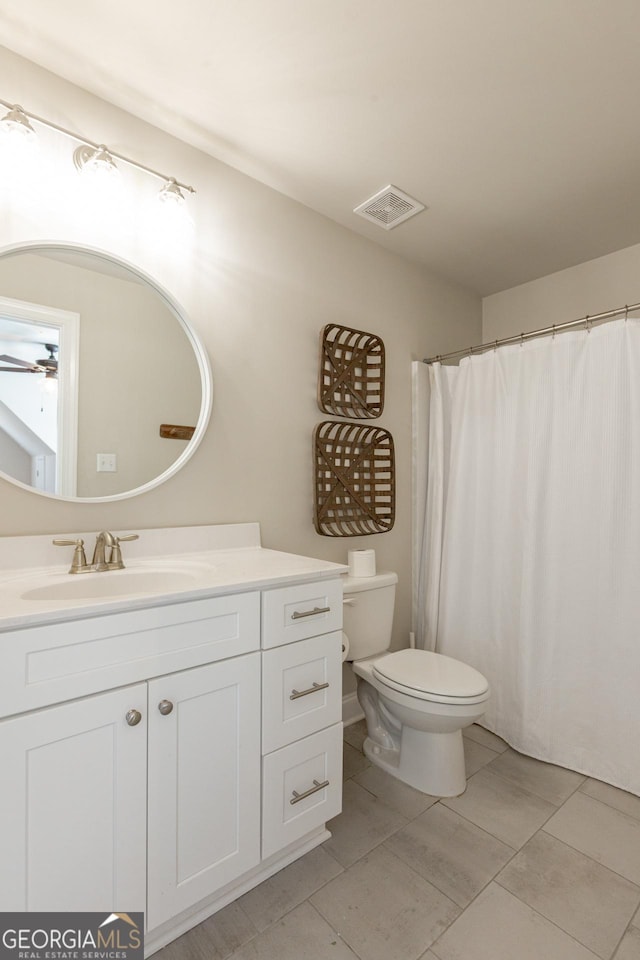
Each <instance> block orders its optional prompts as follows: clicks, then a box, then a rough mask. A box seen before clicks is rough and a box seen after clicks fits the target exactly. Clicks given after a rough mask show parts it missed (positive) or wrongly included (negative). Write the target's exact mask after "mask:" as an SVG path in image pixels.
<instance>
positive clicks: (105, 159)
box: [73, 143, 120, 183]
mask: <svg viewBox="0 0 640 960" xmlns="http://www.w3.org/2000/svg"><path fill="white" fill-rule="evenodd" d="M73 162H74V163H75V165H76V167H77V168H78V170H79V171H80V172H81V173H82V175H83V176H90V177H91V178H92V179H95V180H97V181H100V182H105V183H113V182H114V181H116V180H118V179H119V178H120V171H119V170H118V168H117V166H116V162H115V160H114V159H113V157H112V156H111V154H110V153H109V151H108V150H107V148H106V147H105V145H104V144H103V143H102V144H100V146H99V147H91V146H89V144H82V146H80V147H77V148H76V150H75V151H74V154H73Z"/></svg>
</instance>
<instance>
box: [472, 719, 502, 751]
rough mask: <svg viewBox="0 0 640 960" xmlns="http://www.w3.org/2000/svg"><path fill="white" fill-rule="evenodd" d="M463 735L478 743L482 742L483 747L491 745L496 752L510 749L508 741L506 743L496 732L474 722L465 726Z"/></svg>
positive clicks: (490, 747)
mask: <svg viewBox="0 0 640 960" xmlns="http://www.w3.org/2000/svg"><path fill="white" fill-rule="evenodd" d="M462 735H463V736H464V737H467V738H468V739H469V740H475V742H476V743H480V744H482V746H483V747H489V749H490V750H495V751H496V753H503V751H504V750H508V749H509V744H508V743H505V742H504V740H502V739H501V738H500V737H498V736H496V734H495V733H491V731H490V730H485V728H484V727H481V726H480V725H479V724H477V723H472V724H471V726H470V727H465V728H464V730H463V731H462Z"/></svg>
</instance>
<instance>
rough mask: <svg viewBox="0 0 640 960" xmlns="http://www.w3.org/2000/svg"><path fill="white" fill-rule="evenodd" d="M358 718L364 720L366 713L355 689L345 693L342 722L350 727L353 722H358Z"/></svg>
mask: <svg viewBox="0 0 640 960" xmlns="http://www.w3.org/2000/svg"><path fill="white" fill-rule="evenodd" d="M358 720H364V713H363V712H362V710H361V708H360V704H359V703H358V695H357V694H356V692H355V691H354V692H353V693H345V695H344V696H343V698H342V722H343V724H344V725H345V727H348V726H350V725H351V724H352V723H357V722H358Z"/></svg>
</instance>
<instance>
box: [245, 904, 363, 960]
mask: <svg viewBox="0 0 640 960" xmlns="http://www.w3.org/2000/svg"><path fill="white" fill-rule="evenodd" d="M276 958H277V960H307V958H308V960H357V958H356V956H355V954H354V953H353V951H352V950H350V948H349V947H348V946H347V944H346V943H344V942H343V940H342V939H341V938H340V937H339V936H338V934H337V933H336V932H335V930H333V929H332V928H331V927H330V926H329V924H328V923H327V922H326V920H323V918H322V917H321V916H320V914H319V913H318V912H317V910H314V908H313V907H312V906H311V905H310V904H309V903H302V904H301V905H300V906H299V907H296V908H295V910H292V911H291V913H288V914H287V916H286V917H283V918H282V919H281V920H278V922H277V923H274V924H273V926H271V927H269V928H268V929H267V930H264V931H263V932H262V933H259V934H258V935H257V936H256V937H255V938H254V939H253V940H251V941H250V942H249V943H247V944H245V946H243V947H241V948H240V949H239V950H238V951H236V953H234V954H233V960H276Z"/></svg>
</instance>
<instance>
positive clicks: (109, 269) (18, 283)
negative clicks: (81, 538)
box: [0, 243, 211, 500]
mask: <svg viewBox="0 0 640 960" xmlns="http://www.w3.org/2000/svg"><path fill="white" fill-rule="evenodd" d="M210 408H211V372H210V369H209V362H208V359H207V355H206V353H205V351H204V349H203V347H202V345H201V343H200V341H199V339H198V337H197V336H196V334H195V333H194V331H193V330H192V329H191V327H190V326H189V324H188V322H187V321H186V319H185V316H184V314H183V313H182V311H181V310H180V309H179V307H178V305H177V304H176V303H175V302H174V300H173V299H172V297H171V296H170V295H169V294H168V293H167V292H166V291H165V290H163V289H162V288H161V287H160V286H159V285H158V284H157V283H155V281H153V280H152V279H151V278H150V277H148V276H146V275H145V274H144V273H142V272H141V271H140V270H138V269H137V268H135V267H132V266H131V265H130V264H127V263H125V262H123V261H121V260H118V259H117V258H115V257H113V256H111V255H110V254H106V253H103V252H101V251H98V250H89V249H86V248H82V247H76V246H72V245H67V244H42V243H38V244H29V245H23V246H21V247H14V248H12V249H8V250H5V251H3V252H2V253H0V475H1V476H3V477H4V478H5V479H7V480H11V481H12V482H14V483H17V484H18V485H19V486H22V487H26V488H27V489H31V490H35V491H36V492H38V493H41V494H44V495H45V496H53V497H61V498H63V499H65V500H75V499H79V500H117V499H120V498H123V497H130V496H133V495H134V494H138V493H142V492H144V491H146V490H149V489H151V488H152V487H154V486H156V485H157V484H159V483H161V482H163V481H164V480H166V479H168V478H169V477H170V476H172V475H173V474H174V473H175V472H176V471H177V470H178V469H180V467H181V466H182V465H183V464H184V463H185V462H186V460H188V458H189V457H190V456H191V455H192V453H193V452H194V450H195V448H196V447H197V445H198V443H199V442H200V440H201V439H202V436H203V434H204V431H205V428H206V425H207V422H208V419H209V413H210Z"/></svg>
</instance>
